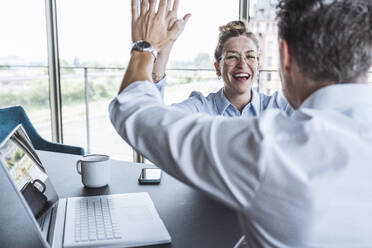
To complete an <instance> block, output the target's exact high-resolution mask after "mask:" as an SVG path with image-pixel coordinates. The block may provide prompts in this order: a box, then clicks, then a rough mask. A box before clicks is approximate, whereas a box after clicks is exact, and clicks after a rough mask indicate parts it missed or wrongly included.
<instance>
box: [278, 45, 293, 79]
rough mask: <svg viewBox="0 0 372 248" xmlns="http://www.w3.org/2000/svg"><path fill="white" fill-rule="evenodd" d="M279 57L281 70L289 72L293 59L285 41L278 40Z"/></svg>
mask: <svg viewBox="0 0 372 248" xmlns="http://www.w3.org/2000/svg"><path fill="white" fill-rule="evenodd" d="M280 55H281V56H280V60H281V61H280V62H281V66H282V70H283V71H285V72H289V71H290V70H291V66H292V62H293V58H292V53H291V51H290V49H289V47H288V43H287V41H286V40H280Z"/></svg>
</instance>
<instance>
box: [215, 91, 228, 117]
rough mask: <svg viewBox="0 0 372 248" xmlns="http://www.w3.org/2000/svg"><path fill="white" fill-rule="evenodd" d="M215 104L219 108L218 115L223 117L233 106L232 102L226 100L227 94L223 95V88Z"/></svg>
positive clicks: (218, 93)
mask: <svg viewBox="0 0 372 248" xmlns="http://www.w3.org/2000/svg"><path fill="white" fill-rule="evenodd" d="M215 104H216V106H217V110H218V113H219V114H220V115H222V114H223V113H224V112H225V111H226V109H227V108H228V107H229V105H230V104H231V103H230V101H229V100H228V99H227V98H226V96H225V94H224V93H223V88H221V89H220V90H219V91H218V92H217V94H216V98H215Z"/></svg>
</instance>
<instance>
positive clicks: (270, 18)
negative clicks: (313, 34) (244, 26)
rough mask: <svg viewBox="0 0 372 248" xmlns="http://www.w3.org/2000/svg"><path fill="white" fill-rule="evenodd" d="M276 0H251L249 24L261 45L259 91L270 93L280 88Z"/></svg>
mask: <svg viewBox="0 0 372 248" xmlns="http://www.w3.org/2000/svg"><path fill="white" fill-rule="evenodd" d="M277 2H278V1H277V0H265V1H262V0H260V1H259V0H251V1H250V4H251V8H250V10H251V13H250V16H251V19H250V24H251V28H252V30H253V32H255V33H256V34H257V36H258V38H259V42H260V46H261V54H260V77H259V81H258V85H257V86H256V87H258V89H259V91H260V92H262V93H264V94H267V95H271V94H273V93H274V92H275V91H277V90H279V89H281V83H280V77H279V73H278V70H279V48H278V30H277V26H276V21H275V7H276V5H277Z"/></svg>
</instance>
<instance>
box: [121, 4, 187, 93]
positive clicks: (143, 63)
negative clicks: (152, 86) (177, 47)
mask: <svg viewBox="0 0 372 248" xmlns="http://www.w3.org/2000/svg"><path fill="white" fill-rule="evenodd" d="M156 3H157V0H141V9H140V12H138V6H137V0H132V39H133V41H138V40H145V41H147V42H149V43H150V44H151V45H152V46H153V47H154V48H155V49H156V50H158V51H160V50H162V49H163V48H165V47H167V46H171V45H172V43H173V42H174V41H175V40H177V38H178V37H179V36H180V34H181V33H182V31H183V29H184V28H185V25H186V23H187V21H188V19H189V18H190V16H191V15H190V14H187V15H185V16H184V17H183V18H182V19H177V18H176V17H175V16H177V15H174V14H171V15H169V10H170V7H171V0H160V2H159V8H158V11H157V12H156V11H155V6H156ZM178 3H179V0H174V4H173V8H172V11H173V13H177V8H178ZM172 11H171V12H172ZM153 65H154V57H153V56H152V54H151V53H147V52H138V51H133V53H132V56H131V58H130V61H129V64H128V67H127V70H126V72H125V75H124V78H123V81H122V83H121V86H120V89H119V93H120V92H121V91H122V90H124V89H125V88H126V87H127V86H128V85H130V84H131V83H133V82H136V81H151V78H152V69H153Z"/></svg>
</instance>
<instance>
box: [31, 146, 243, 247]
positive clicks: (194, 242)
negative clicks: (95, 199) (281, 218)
mask: <svg viewBox="0 0 372 248" xmlns="http://www.w3.org/2000/svg"><path fill="white" fill-rule="evenodd" d="M38 155H39V156H40V159H41V160H42V162H43V164H44V166H45V167H46V169H47V171H48V174H49V175H50V178H51V181H52V182H53V185H54V186H55V188H56V190H57V192H58V195H59V196H60V197H63V198H64V197H71V196H92V195H102V194H119V193H130V192H143V191H146V192H148V193H149V194H150V196H151V199H152V201H153V202H154V204H155V207H156V209H157V210H158V212H159V215H160V217H161V218H162V220H163V221H164V224H165V226H166V227H167V229H168V231H169V233H170V236H171V237H172V245H165V246H164V245H163V246H162V247H175V248H199V247H200V248H230V247H231V248H232V247H233V246H234V244H235V243H236V242H237V241H238V240H239V238H240V236H241V235H242V234H241V230H240V228H239V224H238V219H237V215H236V213H235V212H233V211H232V210H230V209H229V208H227V207H225V206H223V205H222V204H220V203H218V202H216V201H214V200H212V199H210V198H208V197H207V196H205V195H204V194H202V193H199V192H197V191H196V190H194V189H192V188H190V187H188V186H186V185H185V184H183V183H181V182H179V181H177V180H176V179H174V178H172V177H170V176H169V175H167V174H166V173H163V175H162V181H161V183H160V185H140V184H138V181H137V179H138V176H139V174H140V171H141V169H142V168H143V167H151V166H150V165H143V164H136V163H129V162H123V161H117V160H110V165H111V182H110V184H109V186H108V187H104V188H101V189H87V188H84V187H83V185H82V183H81V177H80V175H78V174H77V172H76V166H75V163H76V161H77V160H78V159H79V158H80V156H77V155H70V154H63V153H54V152H45V151H38Z"/></svg>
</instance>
